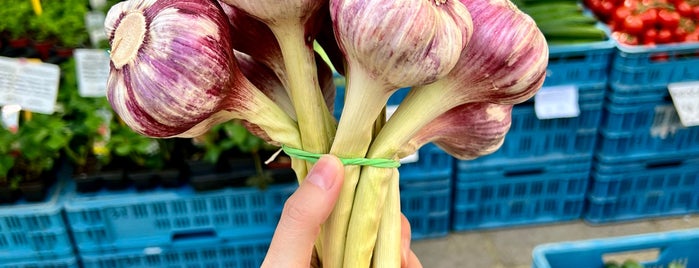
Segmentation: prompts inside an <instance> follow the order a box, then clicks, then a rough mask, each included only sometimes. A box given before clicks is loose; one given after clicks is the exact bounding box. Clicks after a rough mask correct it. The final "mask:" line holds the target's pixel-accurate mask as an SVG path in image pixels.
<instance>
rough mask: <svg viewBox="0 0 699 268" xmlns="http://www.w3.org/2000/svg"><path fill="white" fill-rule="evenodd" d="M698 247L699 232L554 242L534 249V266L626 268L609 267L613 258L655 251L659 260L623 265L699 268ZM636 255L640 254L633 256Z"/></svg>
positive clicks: (543, 267) (689, 230) (682, 231)
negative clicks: (698, 267) (610, 259)
mask: <svg viewBox="0 0 699 268" xmlns="http://www.w3.org/2000/svg"><path fill="white" fill-rule="evenodd" d="M697 248H699V229H687V230H680V231H670V232H661V233H651V234H641V235H633V236H623V237H610V238H600V239H592V240H586V241H571V242H560V243H550V244H544V245H539V246H537V247H536V248H534V251H533V254H532V267H533V268H588V267H622V266H612V265H605V264H609V263H610V262H609V261H608V259H609V256H615V255H616V256H638V253H646V254H645V255H641V256H649V254H648V253H651V252H657V255H655V256H657V258H655V259H652V258H647V257H645V258H644V259H641V260H635V259H626V260H622V261H620V262H624V261H627V260H632V261H641V263H640V265H636V266H632V265H623V267H697V263H699V255H697V254H696V252H697ZM634 253H636V255H633V254H634ZM644 260H645V261H644ZM617 263H619V262H617ZM673 264H674V265H673Z"/></svg>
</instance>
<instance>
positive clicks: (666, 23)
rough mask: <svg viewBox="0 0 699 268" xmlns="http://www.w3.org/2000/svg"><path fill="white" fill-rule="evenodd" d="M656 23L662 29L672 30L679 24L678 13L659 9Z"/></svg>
mask: <svg viewBox="0 0 699 268" xmlns="http://www.w3.org/2000/svg"><path fill="white" fill-rule="evenodd" d="M658 22H659V23H660V25H662V27H664V28H668V29H674V28H675V27H677V25H679V24H680V13H677V12H676V11H672V10H667V9H661V10H660V11H658Z"/></svg>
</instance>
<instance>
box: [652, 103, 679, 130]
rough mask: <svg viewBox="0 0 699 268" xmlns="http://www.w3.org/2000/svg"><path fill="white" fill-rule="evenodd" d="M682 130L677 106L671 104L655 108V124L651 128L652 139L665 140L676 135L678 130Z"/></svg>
mask: <svg viewBox="0 0 699 268" xmlns="http://www.w3.org/2000/svg"><path fill="white" fill-rule="evenodd" d="M682 128H683V126H682V124H681V123H680V119H679V117H678V116H677V110H675V106H673V105H671V104H663V105H657V106H655V113H654V114H653V124H652V125H651V126H650V135H651V137H654V138H660V139H665V138H667V137H668V136H671V135H675V133H676V132H677V130H678V129H682Z"/></svg>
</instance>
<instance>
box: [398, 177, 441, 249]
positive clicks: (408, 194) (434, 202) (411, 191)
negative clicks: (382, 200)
mask: <svg viewBox="0 0 699 268" xmlns="http://www.w3.org/2000/svg"><path fill="white" fill-rule="evenodd" d="M451 192H452V180H451V176H446V177H442V176H436V177H431V178H425V180H423V181H409V182H401V183H400V200H401V211H402V212H403V214H404V215H405V217H406V218H408V221H409V222H410V228H411V231H412V239H413V240H417V239H423V238H434V237H440V236H445V235H447V234H448V233H449V230H451V228H450V226H449V224H450V216H451Z"/></svg>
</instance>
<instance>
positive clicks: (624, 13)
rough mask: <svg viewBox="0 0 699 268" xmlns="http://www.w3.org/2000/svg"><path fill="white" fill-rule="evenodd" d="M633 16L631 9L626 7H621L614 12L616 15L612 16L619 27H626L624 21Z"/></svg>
mask: <svg viewBox="0 0 699 268" xmlns="http://www.w3.org/2000/svg"><path fill="white" fill-rule="evenodd" d="M628 16H631V9H629V8H628V7H625V6H620V7H618V8H616V10H614V15H612V19H613V20H614V21H615V22H616V25H617V26H622V25H624V20H625V19H626V17H628Z"/></svg>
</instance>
